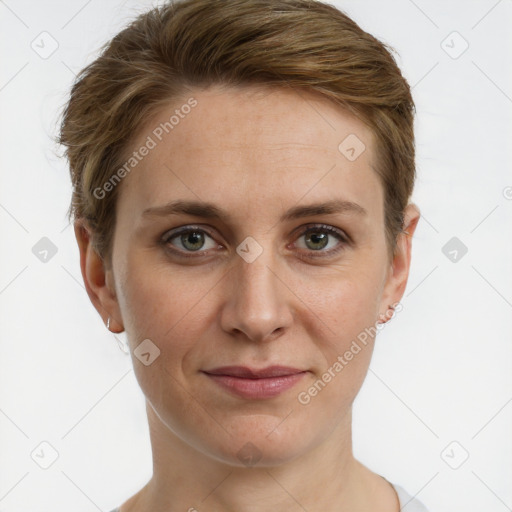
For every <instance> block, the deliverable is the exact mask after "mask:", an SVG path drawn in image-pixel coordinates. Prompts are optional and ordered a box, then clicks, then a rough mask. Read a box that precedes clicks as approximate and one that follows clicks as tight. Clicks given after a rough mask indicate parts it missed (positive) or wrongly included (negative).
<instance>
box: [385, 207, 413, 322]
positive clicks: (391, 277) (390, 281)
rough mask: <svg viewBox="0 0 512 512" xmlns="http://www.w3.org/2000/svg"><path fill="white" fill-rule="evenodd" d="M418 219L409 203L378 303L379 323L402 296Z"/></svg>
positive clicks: (386, 316) (386, 317)
mask: <svg viewBox="0 0 512 512" xmlns="http://www.w3.org/2000/svg"><path fill="white" fill-rule="evenodd" d="M419 219H420V210H419V208H418V207H417V206H416V205H415V204H414V203H409V204H408V205H407V207H406V209H405V211H404V231H403V232H402V233H399V234H398V237H397V246H396V250H395V254H394V256H393V260H392V262H391V266H390V268H389V271H388V275H387V279H386V283H385V285H384V291H383V294H382V298H381V303H380V311H381V313H380V323H386V322H387V321H388V320H389V319H390V318H391V317H392V316H393V310H390V308H389V306H390V305H391V306H393V305H394V306H396V304H397V303H398V302H399V301H400V299H401V298H402V296H403V294H404V292H405V288H406V286H407V279H408V278H409V268H410V264H411V252H412V237H413V235H414V232H415V231H416V226H417V225H418V221H419Z"/></svg>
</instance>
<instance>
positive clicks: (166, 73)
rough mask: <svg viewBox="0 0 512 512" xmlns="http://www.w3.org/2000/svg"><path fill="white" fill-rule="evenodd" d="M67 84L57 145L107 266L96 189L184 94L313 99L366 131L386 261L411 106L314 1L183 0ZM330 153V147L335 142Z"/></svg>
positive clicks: (408, 158)
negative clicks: (262, 92)
mask: <svg viewBox="0 0 512 512" xmlns="http://www.w3.org/2000/svg"><path fill="white" fill-rule="evenodd" d="M101 50H102V51H101V54H100V56H99V57H98V58H97V59H96V60H95V61H94V62H92V63H91V64H89V65H88V66H87V67H85V68H84V69H83V70H82V71H81V72H80V73H79V75H78V76H77V78H76V80H75V83H74V85H73V87H72V90H71V95H70V99H69V102H68V103H67V104H66V105H65V108H64V111H63V117H62V123H61V127H60V138H59V139H58V142H59V143H60V144H62V145H64V146H65V156H66V157H67V158H68V161H69V166H70V173H71V180H72V185H73V197H72V201H71V205H70V209H69V211H68V216H69V218H71V215H73V216H74V218H75V220H77V219H84V220H86V221H87V222H88V224H89V226H90V227H91V229H92V232H93V240H92V241H93V244H94V247H95V249H96V250H97V252H98V254H99V255H100V256H101V257H102V258H103V259H104V260H106V262H107V263H108V264H110V262H111V250H112V238H113V232H114V227H115V210H116V209H115V207H116V198H117V195H118V192H119V191H118V188H119V187H115V188H114V189H113V190H112V191H111V192H109V194H108V195H106V197H104V198H103V199H98V198H97V197H96V196H95V195H94V193H93V191H94V190H95V189H97V188H98V187H101V186H102V185H103V184H104V183H105V182H106V181H107V180H108V179H109V177H110V176H111V175H112V174H113V171H114V170H115V169H117V168H118V167H119V166H120V165H122V162H123V155H124V154H125V153H126V149H127V145H129V141H130V140H132V138H133V136H134V134H136V133H137V132H138V131H139V130H140V127H141V126H142V125H143V124H144V123H145V122H146V121H147V120H148V119H150V118H151V116H153V115H154V114H155V113H156V112H157V111H158V109H159V108H160V107H162V106H164V105H165V104H168V103H169V102H170V101H172V100H173V99H176V98H177V97H178V96H180V95H181V94H182V93H183V92H184V91H185V90H186V89H187V88H188V87H190V86H192V87H193V86H200V87H203V86H204V87H207V86H209V85H212V84H225V85H233V86H237V85H250V84H255V85H256V84H260V85H270V86H274V87H279V86H282V87H292V88H297V90H298V89H306V90H309V91H312V92H313V91H316V92H317V93H320V94H321V95H323V96H324V97H326V98H330V99H331V100H333V101H334V102H335V103H336V104H337V105H339V106H341V107H344V108H346V109H348V110H349V111H351V112H352V113H353V114H355V115H356V116H357V117H359V118H360V119H361V120H362V121H363V122H365V123H366V124H367V125H368V126H369V127H370V129H371V130H372V133H373V134H374V135H375V140H376V155H375V156H376V159H375V160H376V166H377V168H376V171H377V173H378V174H379V176H380V178H381V182H382V185H383V188H384V197H385V205H384V207H385V212H384V214H385V228H386V240H387V243H388V248H389V250H390V254H392V253H393V252H394V249H395V247H396V237H397V235H398V233H399V232H401V231H402V230H403V212H404V209H405V207H406V206H407V204H408V201H409V198H410V196H411V194H412V190H413V186H414V180H415V175H416V171H415V162H414V160H415V157H414V153H415V151H414V130H413V117H414V103H413V100H412V96H411V92H410V88H409V85H408V84H407V81H406V80H405V79H404V77H403V76H402V74H401V72H400V69H399V68H398V66H397V64H396V62H395V59H394V57H393V56H392V54H391V51H390V50H392V48H390V47H388V46H387V45H385V44H383V43H382V42H380V41H379V40H377V39H376V38H375V37H373V36H372V35H370V34H368V33H367V32H365V31H363V30H362V29H361V28H360V27H359V26H358V25H357V24H356V23H355V22H354V21H353V20H351V19H350V18H349V17H348V16H346V15H345V14H344V13H342V12H341V11H339V10H338V9H336V8H335V7H333V6H331V5H329V4H325V3H322V2H319V1H316V0H182V1H176V2H169V3H167V4H165V5H164V6H161V7H156V8H154V9H152V10H150V11H148V12H146V13H144V14H141V15H139V16H138V17H137V18H136V19H135V20H134V21H133V22H131V23H130V24H129V25H128V26H127V27H126V28H125V29H123V30H122V31H121V32H120V33H119V34H117V35H116V36H115V37H114V38H113V39H112V40H111V41H110V42H108V43H107V44H106V45H104V47H103V48H102V49H101ZM340 142H341V141H340Z"/></svg>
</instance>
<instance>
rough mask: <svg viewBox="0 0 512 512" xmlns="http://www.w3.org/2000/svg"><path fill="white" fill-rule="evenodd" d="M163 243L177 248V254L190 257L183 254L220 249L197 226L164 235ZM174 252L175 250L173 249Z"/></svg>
mask: <svg viewBox="0 0 512 512" xmlns="http://www.w3.org/2000/svg"><path fill="white" fill-rule="evenodd" d="M162 243H163V244H165V245H169V244H170V245H172V246H174V247H177V248H178V250H176V251H175V252H177V253H181V254H180V255H182V256H186V257H188V255H187V254H183V253H187V252H188V253H194V252H203V251H207V250H209V249H215V248H217V247H219V244H217V243H216V242H215V240H213V238H212V237H211V236H210V235H209V234H208V233H207V232H206V231H205V230H204V229H201V228H198V227H195V226H187V227H185V228H182V229H180V230H178V231H172V232H171V233H167V234H166V235H164V237H163V239H162ZM172 250H173V251H174V249H172Z"/></svg>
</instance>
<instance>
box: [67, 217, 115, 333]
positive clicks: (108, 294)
mask: <svg viewBox="0 0 512 512" xmlns="http://www.w3.org/2000/svg"><path fill="white" fill-rule="evenodd" d="M74 229H75V236H76V240H77V242H78V247H79V250H80V268H81V270H82V277H83V280H84V284H85V289H86V290H87V294H88V295H89V298H90V299H91V302H92V303H93V305H94V307H95V308H96V310H97V311H98V313H99V314H100V316H101V318H102V319H103V323H105V324H106V323H107V320H108V319H109V318H110V325H109V329H110V331H112V332H116V333H117V332H122V331H123V330H124V326H123V323H122V318H121V312H120V309H119V304H118V301H117V297H116V293H115V287H114V279H113V273H112V268H110V269H107V268H106V266H105V264H104V261H103V260H102V259H101V257H100V256H99V254H98V253H97V252H96V250H95V249H94V247H93V245H92V243H91V240H92V231H91V229H90V227H89V226H88V224H87V222H86V221H85V220H83V219H79V220H77V221H76V222H75V224H74Z"/></svg>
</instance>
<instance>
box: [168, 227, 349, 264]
mask: <svg viewBox="0 0 512 512" xmlns="http://www.w3.org/2000/svg"><path fill="white" fill-rule="evenodd" d="M198 232H199V233H205V234H206V235H208V236H209V237H210V238H212V239H213V236H212V235H211V234H210V233H209V232H208V231H206V230H205V229H203V228H199V227H195V226H187V227H184V228H181V229H179V230H178V231H175V232H172V233H170V234H167V233H166V234H165V235H164V236H163V237H162V241H161V243H162V244H163V245H164V246H165V247H167V248H168V249H169V250H170V251H171V252H173V253H174V254H177V255H178V256H179V257H183V258H199V257H201V256H203V255H204V253H205V252H206V251H197V252H193V251H185V252H183V251H180V250H177V249H171V248H169V245H168V244H169V242H170V241H171V240H173V239H174V238H177V237H179V236H180V235H183V234H185V233H198ZM308 233H328V234H329V235H332V236H334V237H335V238H337V239H338V240H339V241H340V242H341V243H340V244H338V246H337V247H336V248H334V249H330V250H328V251H323V250H321V249H320V250H318V251H314V250H312V249H310V250H307V249H305V251H306V252H308V253H310V255H309V256H305V258H310V259H312V258H319V257H320V258H321V257H330V256H334V255H335V254H337V253H339V252H340V251H342V250H343V249H344V248H345V247H344V246H346V245H349V244H350V243H351V240H350V237H348V235H346V234H344V233H343V231H340V230H339V229H336V228H334V227H333V226H329V225H327V224H315V225H308V226H307V227H306V228H304V229H303V230H301V232H300V233H299V234H298V236H297V238H300V237H302V236H304V235H307V234H308ZM187 252H188V253H189V254H187ZM315 253H318V254H315Z"/></svg>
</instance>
